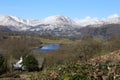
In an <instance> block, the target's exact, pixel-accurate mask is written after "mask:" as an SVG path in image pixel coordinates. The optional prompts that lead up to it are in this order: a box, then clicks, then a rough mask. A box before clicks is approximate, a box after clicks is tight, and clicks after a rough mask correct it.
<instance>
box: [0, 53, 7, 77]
mask: <svg viewBox="0 0 120 80" xmlns="http://www.w3.org/2000/svg"><path fill="white" fill-rule="evenodd" d="M6 71H7V61H6V59H5V58H4V57H3V55H1V54H0V75H1V74H3V73H5V72H6Z"/></svg>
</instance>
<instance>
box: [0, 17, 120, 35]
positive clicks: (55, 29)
mask: <svg viewBox="0 0 120 80" xmlns="http://www.w3.org/2000/svg"><path fill="white" fill-rule="evenodd" d="M0 31H20V32H27V33H36V34H40V35H41V34H50V35H53V36H62V37H84V36H94V37H97V36H102V37H114V36H120V33H119V31H120V17H119V16H118V15H112V16H109V17H108V18H103V19H98V18H90V17H86V18H85V19H70V18H69V17H66V16H59V15H57V16H50V17H47V18H45V19H42V20H25V19H21V18H18V17H15V16H8V15H0Z"/></svg>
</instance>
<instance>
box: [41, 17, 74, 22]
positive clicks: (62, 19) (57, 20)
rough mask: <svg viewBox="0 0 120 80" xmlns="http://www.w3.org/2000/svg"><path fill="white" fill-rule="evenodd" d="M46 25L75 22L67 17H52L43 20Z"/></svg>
mask: <svg viewBox="0 0 120 80" xmlns="http://www.w3.org/2000/svg"><path fill="white" fill-rule="evenodd" d="M43 22H44V23H50V24H51V23H53V24H54V23H70V24H71V23H73V21H72V20H71V19H70V18H69V17H66V16H50V17H47V18H45V19H44V20H43Z"/></svg>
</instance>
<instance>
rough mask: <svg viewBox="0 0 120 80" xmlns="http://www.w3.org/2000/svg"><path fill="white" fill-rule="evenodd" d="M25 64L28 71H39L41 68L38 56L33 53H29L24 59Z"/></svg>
mask: <svg viewBox="0 0 120 80" xmlns="http://www.w3.org/2000/svg"><path fill="white" fill-rule="evenodd" d="M23 65H24V66H25V69H26V70H28V71H38V70H39V67H38V66H39V64H38V61H37V60H36V58H35V57H34V56H33V55H28V56H26V57H25V58H24V59H23Z"/></svg>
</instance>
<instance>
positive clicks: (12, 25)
mask: <svg viewBox="0 0 120 80" xmlns="http://www.w3.org/2000/svg"><path fill="white" fill-rule="evenodd" d="M0 25H3V26H7V27H8V28H9V29H11V30H13V31H24V30H26V29H28V28H29V26H28V25H27V24H25V23H24V20H22V19H20V18H17V17H13V16H5V15H0Z"/></svg>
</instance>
